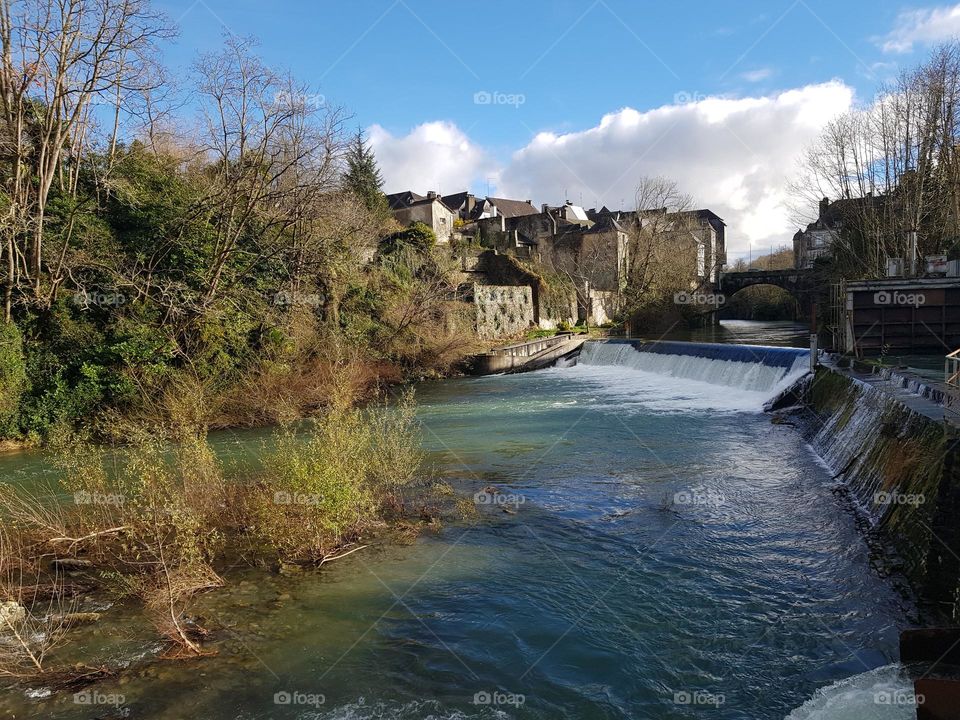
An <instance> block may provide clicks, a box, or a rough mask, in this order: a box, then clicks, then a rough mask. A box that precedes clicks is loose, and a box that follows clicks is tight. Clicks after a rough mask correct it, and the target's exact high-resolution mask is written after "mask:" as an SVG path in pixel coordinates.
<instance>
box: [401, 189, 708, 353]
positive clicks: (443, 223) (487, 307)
mask: <svg viewBox="0 0 960 720" xmlns="http://www.w3.org/2000/svg"><path fill="white" fill-rule="evenodd" d="M386 198H387V203H388V206H389V208H390V211H391V212H392V214H393V217H394V219H395V220H396V221H397V222H398V223H399V224H400V225H403V226H410V225H412V224H414V223H423V224H424V225H426V226H428V227H429V228H431V229H432V230H433V232H434V234H435V235H436V239H437V243H438V245H446V246H449V247H450V248H451V252H452V253H453V254H454V255H455V256H456V257H458V258H459V259H460V261H461V269H462V277H461V280H462V283H461V287H462V288H463V295H464V298H465V299H467V300H469V301H471V302H473V303H474V305H475V306H476V310H477V332H478V334H479V335H480V336H481V337H486V338H494V337H500V336H509V335H515V334H517V333H520V332H523V331H525V330H527V329H529V328H531V327H539V328H543V329H553V328H556V327H558V326H564V325H574V324H577V323H586V324H590V325H603V324H607V323H610V322H612V321H613V320H614V318H615V317H617V316H618V314H619V313H620V311H621V310H622V309H623V293H624V291H625V289H626V288H627V284H628V280H629V278H630V275H631V271H632V269H633V268H634V267H635V266H636V265H637V264H638V263H639V262H641V261H642V262H649V258H648V257H643V258H640V257H638V255H639V254H642V251H641V250H640V244H641V243H642V238H644V236H645V235H647V236H652V235H656V234H658V233H659V234H661V235H666V234H669V235H670V242H671V243H673V244H674V245H675V246H676V252H675V253H673V254H672V255H671V256H670V257H668V258H662V257H658V258H657V259H656V262H668V263H672V264H684V265H686V267H685V268H684V272H685V273H686V274H687V275H688V278H689V283H688V284H689V289H691V290H694V289H697V288H706V287H712V286H714V284H715V283H716V282H717V280H718V274H719V273H720V271H721V270H722V269H723V267H724V264H725V263H726V223H725V222H724V221H723V219H722V218H721V217H720V216H718V215H717V214H716V213H714V212H713V211H711V210H709V209H699V210H690V211H682V212H670V211H668V210H667V209H666V208H659V209H652V210H641V211H615V210H610V209H609V208H607V207H602V208H600V209H595V208H594V209H589V210H585V209H584V208H582V207H580V206H578V205H575V204H573V203H571V202H566V203H565V204H563V205H559V206H551V205H547V204H543V205H541V206H540V207H539V209H538V208H537V207H536V206H535V205H534V204H533V203H532V202H531V201H530V200H514V199H508V198H498V197H477V196H475V195H473V194H471V193H469V192H466V191H464V192H458V193H454V194H451V195H441V194H439V193H437V192H433V191H429V192H427V193H426V194H425V195H420V194H418V193H416V192H413V191H410V190H407V191H404V192H398V193H392V194H388V195H387V196H386ZM681 248H685V249H686V250H688V252H686V253H684V252H681ZM631 254H633V257H632V255H631ZM649 254H650V253H647V255H649ZM546 277H551V278H553V282H552V283H548V282H547V281H545V278H546ZM551 285H552V287H550V286H551ZM557 286H559V288H560V289H559V290H558V287H557ZM548 295H549V297H547V296H548Z"/></svg>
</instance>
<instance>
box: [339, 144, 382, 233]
mask: <svg viewBox="0 0 960 720" xmlns="http://www.w3.org/2000/svg"><path fill="white" fill-rule="evenodd" d="M343 182H344V185H345V186H346V187H347V189H348V190H350V191H351V192H352V193H354V194H355V195H356V196H357V197H358V198H360V199H361V200H362V201H363V203H364V204H365V205H366V206H367V208H369V209H370V211H371V212H374V213H377V214H380V215H383V216H386V214H387V210H388V208H387V198H386V196H384V194H383V175H382V174H381V173H380V168H379V167H378V166H377V158H376V156H375V155H374V154H373V148H371V147H369V146H368V145H367V142H366V139H365V138H364V137H363V130H357V135H356V137H355V138H354V139H353V142H352V143H351V144H350V149H349V150H348V151H347V171H346V173H344V176H343Z"/></svg>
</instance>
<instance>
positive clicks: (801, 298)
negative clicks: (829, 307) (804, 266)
mask: <svg viewBox="0 0 960 720" xmlns="http://www.w3.org/2000/svg"><path fill="white" fill-rule="evenodd" d="M757 285H773V286H774V287H778V288H781V289H783V290H786V291H787V292H788V293H790V295H791V296H792V297H793V299H794V300H796V301H797V303H798V304H799V305H800V312H801V315H802V316H804V317H807V318H810V316H811V314H812V312H813V307H814V303H815V300H816V287H815V283H814V277H813V272H812V271H811V270H745V271H743V272H726V273H720V276H719V278H718V280H717V289H718V290H719V291H720V292H721V293H723V294H724V295H725V296H727V297H733V296H734V295H736V294H737V293H738V292H740V291H741V290H745V289H746V288H748V287H754V286H757Z"/></svg>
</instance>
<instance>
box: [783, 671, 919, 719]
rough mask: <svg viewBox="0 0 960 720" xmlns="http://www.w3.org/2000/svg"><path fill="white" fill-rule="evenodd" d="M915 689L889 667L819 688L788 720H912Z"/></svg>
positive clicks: (914, 706) (899, 672)
mask: <svg viewBox="0 0 960 720" xmlns="http://www.w3.org/2000/svg"><path fill="white" fill-rule="evenodd" d="M916 716H917V710H916V705H915V704H914V701H913V687H912V686H911V685H910V683H909V682H908V681H907V680H906V679H905V678H904V677H903V674H902V671H901V668H900V666H899V665H886V666H884V667H880V668H877V669H876V670H871V671H869V672H865V673H861V674H860V675H854V676H853V677H849V678H846V679H845V680H840V681H838V682H835V683H834V684H833V685H829V686H827V687H825V688H820V689H819V690H817V692H816V693H814V695H813V697H812V698H810V699H809V700H807V702H805V703H804V704H803V705H801V706H800V707H798V708H797V709H796V710H794V711H793V712H791V713H790V714H789V715H787V717H786V720H913V719H914V718H916Z"/></svg>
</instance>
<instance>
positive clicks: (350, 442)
mask: <svg viewBox="0 0 960 720" xmlns="http://www.w3.org/2000/svg"><path fill="white" fill-rule="evenodd" d="M340 387H343V386H342V385H341V386H340ZM420 448H421V439H420V435H419V431H418V428H417V425H416V421H415V418H414V405H413V398H412V395H406V396H404V397H403V398H402V399H401V401H400V402H399V403H398V404H397V405H396V406H395V407H389V406H384V407H376V408H373V409H371V410H359V409H357V408H355V407H353V406H352V405H351V403H350V399H349V397H347V396H339V397H334V398H333V401H332V403H331V406H330V408H329V409H328V410H327V412H326V413H325V414H324V415H323V416H321V417H320V418H318V419H315V420H313V421H312V422H311V426H310V430H309V432H308V433H307V436H306V438H304V437H302V436H301V435H300V434H298V433H297V432H296V431H295V430H294V428H292V427H288V428H286V429H284V430H282V431H281V432H280V435H279V439H278V442H277V446H276V451H275V452H274V453H273V455H272V457H271V459H270V461H269V463H268V465H269V467H270V471H269V473H268V476H267V481H266V486H265V488H264V493H263V495H262V496H261V500H260V503H259V505H258V510H257V521H256V527H257V529H258V532H259V534H260V538H261V540H262V541H263V542H265V543H267V544H268V545H269V546H270V547H272V548H273V549H274V550H275V551H276V552H278V553H279V555H280V556H281V557H286V558H288V559H301V560H302V559H312V560H317V559H323V558H324V557H325V556H326V555H327V554H328V553H330V552H331V551H332V550H334V549H336V548H338V547H341V546H343V545H344V544H345V543H348V542H350V541H352V540H354V539H355V538H356V537H358V536H359V533H360V532H361V531H362V530H363V529H365V528H367V527H369V526H370V525H371V524H373V523H375V522H377V520H378V518H380V517H381V515H382V513H383V512H384V511H385V510H386V509H387V508H389V507H392V506H395V505H396V504H397V503H398V502H399V499H400V493H401V492H402V490H403V489H404V488H405V487H407V486H408V485H409V484H410V483H411V482H412V481H413V480H414V478H415V477H416V476H417V474H418V472H419V469H420V466H421V463H422V460H423V456H422V451H421V449H420Z"/></svg>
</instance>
